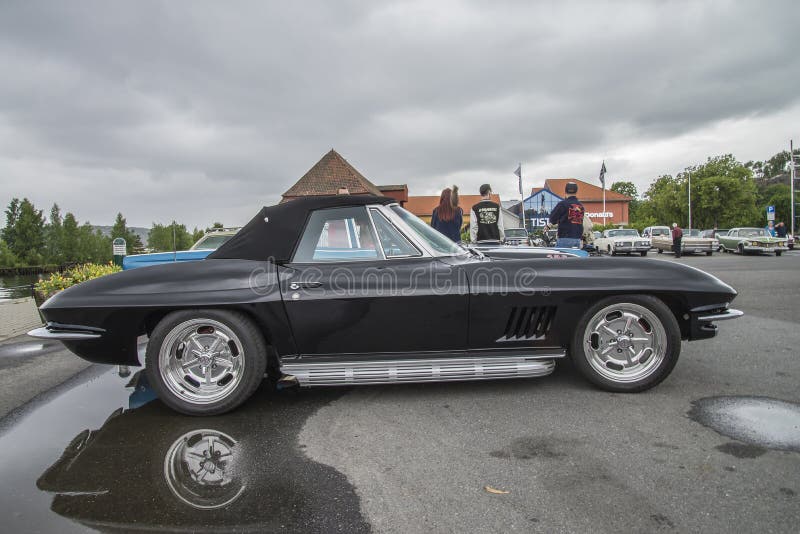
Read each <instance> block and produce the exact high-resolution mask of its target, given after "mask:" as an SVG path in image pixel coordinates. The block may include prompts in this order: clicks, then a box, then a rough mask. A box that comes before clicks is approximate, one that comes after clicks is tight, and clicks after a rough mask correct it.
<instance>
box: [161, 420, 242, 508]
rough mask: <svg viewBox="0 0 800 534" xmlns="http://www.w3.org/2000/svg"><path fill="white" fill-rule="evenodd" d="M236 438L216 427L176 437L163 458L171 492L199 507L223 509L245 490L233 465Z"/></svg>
mask: <svg viewBox="0 0 800 534" xmlns="http://www.w3.org/2000/svg"><path fill="white" fill-rule="evenodd" d="M236 459H237V455H236V440H234V439H233V438H232V437H230V436H228V435H227V434H224V433H222V432H219V431H217V430H211V429H202V430H193V431H191V432H188V433H186V434H184V435H183V436H181V437H180V438H178V439H177V440H176V441H175V442H174V443H173V444H172V446H171V447H170V448H169V450H168V451H167V454H166V455H165V457H164V478H165V479H166V481H167V486H169V489H170V491H172V494H173V495H175V496H176V497H177V498H179V499H180V500H181V501H183V502H184V503H186V504H188V505H189V506H191V507H193V508H197V509H200V510H212V509H215V508H222V507H223V506H227V505H229V504H231V503H232V502H234V501H235V500H236V499H238V498H239V497H240V496H241V495H242V493H243V492H244V490H245V484H244V482H243V481H242V480H241V476H240V473H238V471H237V469H235V468H236Z"/></svg>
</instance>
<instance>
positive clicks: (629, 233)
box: [608, 230, 639, 237]
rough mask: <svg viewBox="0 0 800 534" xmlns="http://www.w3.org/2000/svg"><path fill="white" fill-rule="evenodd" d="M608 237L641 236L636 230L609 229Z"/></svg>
mask: <svg viewBox="0 0 800 534" xmlns="http://www.w3.org/2000/svg"><path fill="white" fill-rule="evenodd" d="M608 237H639V232H637V231H636V230H609V231H608Z"/></svg>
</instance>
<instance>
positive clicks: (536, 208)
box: [522, 188, 563, 232]
mask: <svg viewBox="0 0 800 534" xmlns="http://www.w3.org/2000/svg"><path fill="white" fill-rule="evenodd" d="M561 200H563V197H560V196H558V195H556V194H554V193H552V192H551V191H549V190H547V189H544V188H542V189H539V190H538V191H535V192H534V193H533V194H532V195H531V196H529V197H528V198H526V199H525V200H523V201H522V205H523V206H525V228H527V229H528V231H529V232H533V231H534V230H541V229H542V228H543V227H544V226H545V225H546V224H547V221H548V219H549V218H550V212H551V211H553V208H555V207H556V204H558V203H559V202H561Z"/></svg>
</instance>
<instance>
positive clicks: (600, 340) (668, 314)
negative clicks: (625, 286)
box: [570, 295, 681, 393]
mask: <svg viewBox="0 0 800 534" xmlns="http://www.w3.org/2000/svg"><path fill="white" fill-rule="evenodd" d="M605 327H609V328H611V329H612V330H616V331H617V332H618V335H617V336H616V337H613V338H608V336H607V332H608V330H607V329H606V328H605ZM625 328H629V329H630V330H627V331H625ZM600 329H602V330H600ZM601 332H602V333H601ZM637 340H638V341H637ZM613 347H617V348H616V349H615V348H613ZM626 350H627V351H629V352H630V353H631V354H630V355H631V356H632V358H629V357H627V356H626V354H627V353H625V352H624V351H626ZM603 351H605V353H603ZM621 351H622V352H621ZM680 351H681V331H680V327H679V326H678V321H677V320H676V319H675V315H674V314H673V313H672V311H671V310H670V309H669V308H668V307H667V306H666V304H664V302H662V301H661V300H660V299H658V298H656V297H653V296H649V295H627V296H625V295H623V296H616V297H609V298H606V299H603V300H601V301H599V302H597V303H596V304H594V305H592V306H591V307H590V308H589V309H588V310H586V312H585V313H584V314H583V316H582V317H581V319H580V320H579V321H578V325H577V328H576V329H575V333H574V334H573V338H572V342H571V345H570V356H571V358H572V361H573V362H574V363H575V366H576V367H577V368H578V370H579V371H580V372H581V374H582V375H583V376H584V377H585V378H586V379H587V380H589V382H591V383H593V384H594V385H596V386H598V387H600V388H601V389H604V390H606V391H613V392H619V393H635V392H638V391H644V390H647V389H650V388H652V387H654V386H656V385H658V384H659V383H661V382H662V381H663V380H664V379H665V378H666V377H667V376H669V374H670V373H671V372H672V369H673V368H674V367H675V364H676V363H678V357H679V356H680Z"/></svg>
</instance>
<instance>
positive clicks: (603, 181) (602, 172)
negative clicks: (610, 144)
mask: <svg viewBox="0 0 800 534" xmlns="http://www.w3.org/2000/svg"><path fill="white" fill-rule="evenodd" d="M600 184H601V185H602V186H603V226H605V225H606V160H603V165H602V166H601V167H600Z"/></svg>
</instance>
